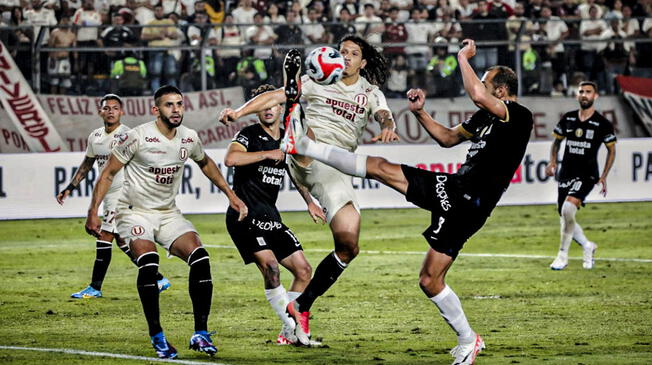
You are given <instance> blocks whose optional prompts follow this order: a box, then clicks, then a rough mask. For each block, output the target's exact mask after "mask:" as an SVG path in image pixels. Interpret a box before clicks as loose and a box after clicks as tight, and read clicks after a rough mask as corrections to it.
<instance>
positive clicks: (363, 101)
mask: <svg viewBox="0 0 652 365" xmlns="http://www.w3.org/2000/svg"><path fill="white" fill-rule="evenodd" d="M353 100H355V102H356V103H358V105H360V106H367V101H368V99H367V95H365V94H358V95H356V96H355V97H354V98H353Z"/></svg>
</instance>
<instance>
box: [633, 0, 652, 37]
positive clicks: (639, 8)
mask: <svg viewBox="0 0 652 365" xmlns="http://www.w3.org/2000/svg"><path fill="white" fill-rule="evenodd" d="M632 16H634V17H636V18H646V17H649V16H652V2H650V1H649V0H638V1H636V4H634V7H632ZM641 30H642V31H643V33H645V29H641Z"/></svg>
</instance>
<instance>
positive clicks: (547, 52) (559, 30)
mask: <svg viewBox="0 0 652 365" xmlns="http://www.w3.org/2000/svg"><path fill="white" fill-rule="evenodd" d="M569 34H570V30H569V29H568V26H567V25H566V22H564V21H563V20H562V19H561V18H559V17H558V16H553V15H552V9H551V8H550V7H549V6H544V7H542V8H541V21H539V22H537V23H536V29H535V34H534V36H533V38H534V40H535V41H536V40H543V41H553V42H554V43H552V44H549V45H547V46H545V48H544V51H543V52H541V53H542V54H541V56H542V58H543V59H544V60H545V61H550V65H551V67H552V72H553V75H552V80H553V84H554V83H555V82H556V81H560V82H561V83H562V85H563V87H564V89H566V88H568V78H567V76H566V71H568V68H567V64H568V57H567V56H566V53H565V49H564V44H563V43H562V41H563V40H564V39H566V37H568V36H569Z"/></svg>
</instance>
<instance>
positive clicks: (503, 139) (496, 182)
mask: <svg viewBox="0 0 652 365" xmlns="http://www.w3.org/2000/svg"><path fill="white" fill-rule="evenodd" d="M505 106H506V107H507V117H506V120H501V119H500V118H498V117H497V116H495V115H493V114H491V113H490V112H488V111H486V110H484V109H481V110H479V111H477V112H475V113H474V114H473V116H471V118H469V119H468V120H466V121H464V122H463V123H462V128H463V129H464V132H466V133H465V134H467V136H468V137H470V139H471V142H472V144H471V147H470V148H469V151H468V153H467V155H466V161H465V162H464V164H463V165H462V167H461V168H460V170H459V171H458V172H457V175H458V176H459V178H460V181H461V182H462V190H463V193H464V194H467V195H468V197H467V198H472V199H479V204H480V207H481V208H482V209H483V210H485V209H486V210H487V213H488V212H490V211H491V210H492V209H493V208H494V207H495V206H496V204H497V203H498V200H499V199H500V197H501V196H502V194H503V192H504V191H505V190H506V189H507V187H508V186H509V182H510V181H511V179H512V177H513V176H514V173H515V172H516V169H517V168H518V166H519V164H520V163H521V160H522V159H523V155H524V154H525V149H526V147H527V143H528V141H529V139H530V133H531V132H532V126H533V124H534V120H533V118H532V112H530V110H529V109H528V108H526V107H524V106H523V105H521V104H519V103H517V102H514V101H505Z"/></svg>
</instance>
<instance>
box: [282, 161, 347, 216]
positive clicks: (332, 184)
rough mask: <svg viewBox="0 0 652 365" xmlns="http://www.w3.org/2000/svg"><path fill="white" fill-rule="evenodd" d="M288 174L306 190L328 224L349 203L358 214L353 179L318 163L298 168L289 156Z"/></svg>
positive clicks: (313, 162) (314, 162)
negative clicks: (320, 208)
mask: <svg viewBox="0 0 652 365" xmlns="http://www.w3.org/2000/svg"><path fill="white" fill-rule="evenodd" d="M287 162H288V166H289V169H290V173H291V174H292V176H293V177H294V178H295V179H296V180H297V182H298V183H300V184H301V185H303V186H305V187H307V188H308V190H309V191H310V194H312V195H313V196H314V197H315V198H317V200H319V204H320V205H321V207H322V208H323V209H324V213H326V219H327V220H328V222H329V223H330V221H331V220H332V219H333V217H334V216H335V214H336V213H337V212H338V211H339V210H340V209H342V207H343V206H345V205H346V204H347V203H349V202H351V203H352V204H353V206H354V207H355V209H356V210H357V211H358V212H360V204H358V199H357V197H356V195H355V191H354V190H353V178H352V177H351V176H349V175H346V174H344V173H342V172H340V171H338V170H336V169H334V168H332V167H330V166H328V165H325V164H323V163H321V162H319V161H312V162H311V163H310V165H308V166H307V167H302V166H300V165H299V164H298V163H297V162H296V161H295V160H294V157H293V156H291V155H290V158H288V160H287Z"/></svg>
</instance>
